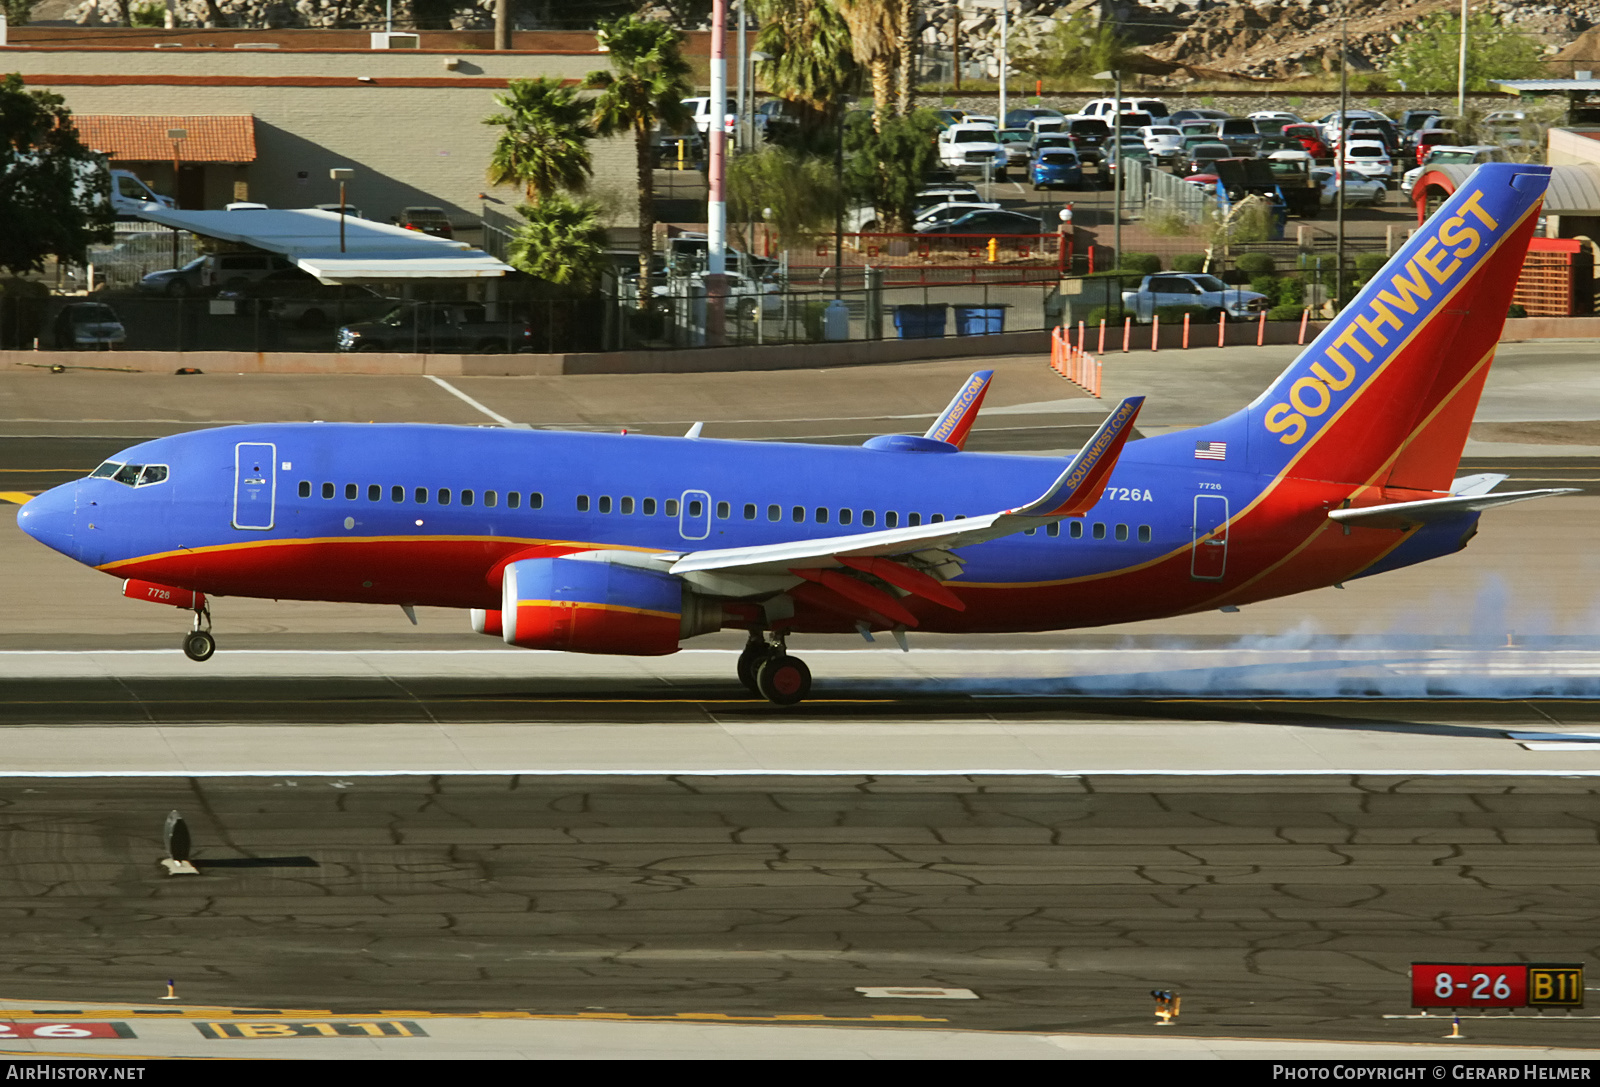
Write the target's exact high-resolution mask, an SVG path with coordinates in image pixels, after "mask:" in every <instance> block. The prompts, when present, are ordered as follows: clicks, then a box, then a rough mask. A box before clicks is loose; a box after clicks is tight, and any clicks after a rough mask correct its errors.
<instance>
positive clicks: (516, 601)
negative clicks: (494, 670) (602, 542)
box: [474, 558, 722, 657]
mask: <svg viewBox="0 0 1600 1087" xmlns="http://www.w3.org/2000/svg"><path fill="white" fill-rule="evenodd" d="M686 604H687V605H688V606H687V608H686ZM493 614H494V613H492V612H490V613H488V614H487V615H485V617H484V618H485V621H486V623H485V625H486V626H487V620H488V619H489V617H490V616H492V615H493ZM721 623H722V609H721V606H720V605H716V604H714V603H713V602H710V601H702V600H700V599H699V598H697V597H694V596H692V595H691V594H688V593H686V591H685V588H684V584H683V582H682V581H680V580H679V579H677V578H675V577H673V576H672V575H671V574H664V573H658V572H656V571H654V570H641V569H639V568H637V567H634V566H623V565H621V564H619V563H612V562H593V561H588V560H583V559H561V558H556V559H524V560H523V561H521V562H513V563H511V564H510V565H508V566H507V567H506V569H505V574H504V575H503V580H502V581H501V605H500V624H501V629H502V633H501V636H502V637H503V638H504V639H505V640H506V642H507V643H508V644H510V645H515V646H520V647H522V648H523V649H559V650H562V651H563V652H567V653H618V654H625V655H629V656H640V657H659V656H664V655H666V654H668V653H676V652H677V651H678V642H679V640H680V639H682V638H686V637H689V636H690V635H693V634H701V633H705V632H706V631H707V630H716V629H717V628H718V627H720V626H721ZM476 625H477V623H476V617H474V627H476Z"/></svg>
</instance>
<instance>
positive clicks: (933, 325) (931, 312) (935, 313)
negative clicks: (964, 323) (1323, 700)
mask: <svg viewBox="0 0 1600 1087" xmlns="http://www.w3.org/2000/svg"><path fill="white" fill-rule="evenodd" d="M949 308H950V304H949V303H948V302H927V303H918V304H916V305H905V306H896V307H895V308H894V330H895V332H897V333H899V335H900V338H901V339H902V340H942V339H944V325H945V311H946V310H948V309H949Z"/></svg>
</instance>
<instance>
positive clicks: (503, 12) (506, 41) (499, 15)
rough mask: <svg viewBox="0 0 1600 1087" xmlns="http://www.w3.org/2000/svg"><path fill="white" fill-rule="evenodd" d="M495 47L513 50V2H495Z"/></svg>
mask: <svg viewBox="0 0 1600 1087" xmlns="http://www.w3.org/2000/svg"><path fill="white" fill-rule="evenodd" d="M494 47H495V49H497V50H499V51H501V52H504V51H505V50H507V49H510V48H511V0H494Z"/></svg>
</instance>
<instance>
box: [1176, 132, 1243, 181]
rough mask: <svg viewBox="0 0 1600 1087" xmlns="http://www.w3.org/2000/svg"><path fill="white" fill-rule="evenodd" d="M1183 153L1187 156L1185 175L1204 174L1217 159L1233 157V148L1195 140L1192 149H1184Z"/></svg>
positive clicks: (1214, 141) (1213, 142)
mask: <svg viewBox="0 0 1600 1087" xmlns="http://www.w3.org/2000/svg"><path fill="white" fill-rule="evenodd" d="M1184 152H1185V154H1187V155H1188V156H1189V162H1188V166H1187V167H1186V169H1185V170H1184V173H1185V175H1188V174H1201V173H1206V172H1208V171H1209V170H1210V169H1211V165H1212V163H1214V162H1216V161H1217V160H1218V159H1231V158H1233V157H1234V154H1233V148H1231V147H1229V146H1228V145H1227V144H1225V143H1218V142H1217V141H1216V140H1197V141H1195V144H1194V146H1193V147H1185V148H1184Z"/></svg>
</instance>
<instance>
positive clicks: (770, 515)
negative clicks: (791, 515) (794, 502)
mask: <svg viewBox="0 0 1600 1087" xmlns="http://www.w3.org/2000/svg"><path fill="white" fill-rule="evenodd" d="M767 520H769V521H781V520H783V507H782V506H768V507H767Z"/></svg>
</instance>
